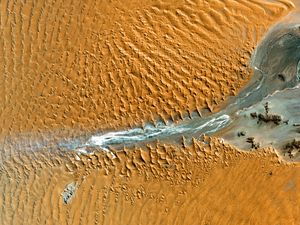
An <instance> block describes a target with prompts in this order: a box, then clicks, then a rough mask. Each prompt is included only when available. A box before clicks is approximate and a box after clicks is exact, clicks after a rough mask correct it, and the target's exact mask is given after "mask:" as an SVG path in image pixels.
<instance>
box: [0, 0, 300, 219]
mask: <svg viewBox="0 0 300 225" xmlns="http://www.w3.org/2000/svg"><path fill="white" fill-rule="evenodd" d="M293 7H294V6H293V4H292V3H291V2H290V1H287V0H280V1H263V0H214V1H210V0H199V1H197V0H186V1H179V0H178V1H138V0H127V1H118V0H105V1H97V0H94V1H92V0H86V1H76V0H74V1H70V0H65V1H62V0H61V1H30V0H28V1H19V0H16V1H3V2H1V4H0V28H1V29H0V35H1V37H2V38H1V39H0V85H2V86H1V88H0V103H1V104H0V107H1V108H0V113H1V114H0V124H1V126H0V129H1V135H2V136H3V137H5V136H6V135H10V134H16V133H18V132H21V133H22V132H25V133H26V132H27V133H31V132H33V133H34V132H37V131H43V132H45V133H51V132H56V131H57V130H64V129H65V130H67V129H69V128H71V129H74V130H77V131H78V130H80V131H81V130H83V131H86V130H91V129H92V130H101V129H121V128H122V127H128V126H133V125H141V124H143V123H146V122H148V121H155V120H156V119H157V118H160V117H161V118H163V119H166V118H169V117H171V118H173V119H174V120H178V119H179V118H180V117H182V116H183V115H184V114H185V113H188V112H192V111H195V110H198V111H199V112H200V111H201V110H202V109H205V108H207V109H209V110H216V109H217V107H218V106H219V105H220V104H221V103H223V102H224V101H225V99H226V98H227V97H228V96H230V95H235V94H237V92H238V91H239V90H240V89H241V88H242V87H243V86H244V85H245V84H246V83H247V81H248V80H249V78H250V77H251V69H250V67H249V57H250V55H251V53H252V52H253V49H254V48H255V46H256V45H257V43H258V41H259V40H260V39H261V38H262V36H263V35H264V34H265V32H266V31H267V29H268V28H269V27H270V26H271V25H272V24H274V23H275V22H276V21H278V20H279V19H280V18H282V17H283V16H284V15H286V14H287V13H288V12H290V11H291V10H292V9H293ZM1 140H2V139H1ZM4 140H5V139H4ZM207 141H208V144H207V145H204V144H202V143H201V142H198V141H196V140H195V141H194V143H193V145H192V146H185V144H184V143H183V144H182V146H178V145H169V144H164V143H158V144H156V145H155V144H154V145H152V146H150V145H149V146H148V148H143V149H125V150H123V151H119V152H115V154H116V156H117V157H116V158H113V157H112V155H110V154H108V155H106V154H105V153H104V152H102V151H101V150H100V149H99V151H98V152H95V153H94V154H91V155H79V154H75V153H70V152H69V153H66V152H62V151H59V150H57V151H51V152H50V151H48V150H47V149H43V150H39V151H35V152H27V151H14V149H11V151H9V152H1V153H0V193H1V195H0V207H1V210H0V225H18V224H26V225H27V224H28V225H34V224H38V225H40V224H53V225H57V224H59V225H63V224H72V225H77V224H78V225H79V224H84V225H88V224H93V225H94V224H134V225H136V224H172V225H175V224H180V225H181V224H203V225H208V224H222V225H223V224H234V225H235V224H238V225H241V224H262V225H267V224H270V225H274V224H280V225H281V224H287V225H290V224H300V220H299V205H300V195H299V192H298V191H297V190H298V187H299V185H300V179H299V173H300V168H299V165H298V164H292V163H289V164H288V163H285V162H283V161H282V160H281V159H279V158H278V156H277V155H276V154H275V152H274V151H273V150H272V149H261V150H258V151H253V152H248V153H246V152H241V151H239V150H237V149H235V148H233V147H232V146H229V145H225V144H223V143H221V142H220V140H218V139H216V138H212V139H208V140H207ZM4 153H5V154H4Z"/></svg>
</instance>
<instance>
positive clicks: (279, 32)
mask: <svg viewBox="0 0 300 225" xmlns="http://www.w3.org/2000/svg"><path fill="white" fill-rule="evenodd" d="M299 48H300V26H299V24H297V21H293V22H289V23H284V22H282V23H280V24H278V25H277V26H275V27H273V28H272V29H271V30H270V32H269V33H268V34H267V35H266V38H265V39H264V40H263V41H262V42H261V44H260V45H259V46H258V48H257V49H256V51H255V54H254V55H253V57H252V66H253V69H254V73H255V74H254V76H253V79H252V81H250V84H249V85H248V86H247V87H246V88H244V90H242V91H241V92H240V94H239V95H238V96H237V97H235V98H234V99H232V100H231V102H230V103H229V104H228V105H227V106H226V107H225V108H224V109H222V110H220V112H218V113H215V114H211V115H208V116H206V117H203V118H199V117H197V118H192V119H188V120H185V121H183V122H181V123H179V124H174V123H171V122H170V123H169V124H164V123H162V122H158V123H157V124H156V126H151V125H146V126H145V127H144V128H134V129H129V130H124V131H116V132H108V133H104V134H95V135H93V136H92V137H91V138H89V140H88V141H87V142H86V143H84V144H81V146H78V147H79V148H81V147H86V146H89V147H100V148H103V149H109V147H120V146H128V145H135V144H139V143H142V142H147V141H152V140H155V139H159V140H164V141H168V140H169V139H173V140H175V141H176V140H177V141H178V140H180V138H181V137H182V136H184V137H186V138H187V139H191V138H192V137H195V136H197V135H199V134H208V135H213V134H215V133H216V132H219V134H220V135H221V136H222V137H224V138H225V140H228V141H229V142H231V143H233V144H236V143H239V144H237V145H238V146H239V147H241V146H243V147H244V148H245V146H247V145H248V146H249V144H247V142H246V141H245V140H244V139H241V138H237V135H236V133H237V131H238V130H241V129H242V130H243V131H244V130H245V132H247V135H245V136H246V137H252V135H253V133H259V138H258V140H263V141H260V142H262V143H261V144H262V146H267V145H268V144H270V143H271V144H272V145H273V146H275V147H277V148H282V147H283V143H286V142H288V141H290V140H291V139H292V138H296V137H299V135H298V134H297V133H295V131H294V130H295V129H293V126H292V124H291V123H297V122H299V121H300V117H299V115H298V111H299V107H300V105H299V97H300V89H299V88H298V87H297V84H298V83H299V76H300V73H299V70H300V68H299V60H300V51H297V50H298V49H299ZM294 87H295V88H294ZM273 93H275V94H273ZM272 94H273V95H272ZM286 99H289V100H286ZM266 101H270V107H271V109H272V112H274V113H275V112H276V113H280V114H283V115H285V117H286V120H290V124H288V123H287V121H286V123H287V124H286V123H285V124H286V125H282V124H281V125H280V126H279V125H277V126H276V127H273V128H272V130H270V131H269V129H270V127H269V126H266V127H264V125H260V126H253V124H252V127H251V128H250V127H249V126H248V125H249V124H248V122H247V121H245V120H247V119H245V116H246V115H247V114H250V113H251V112H253V110H255V109H257V108H259V105H262V104H263V103H264V102H266ZM281 101H282V102H281ZM280 103H281V104H282V105H281V106H278V104H280ZM273 105H274V106H273ZM281 119H282V120H283V118H281ZM271 122H272V121H271ZM252 123H253V121H252ZM228 125H230V127H229V128H231V129H229V128H227V129H225V131H222V129H224V128H226V127H227V126H228ZM248 130H249V132H248ZM262 130H263V131H264V132H260V131H262ZM287 131H290V132H291V133H290V132H287ZM228 133H229V134H228ZM249 135H250V136H249ZM254 136H257V135H254ZM241 140H242V141H244V143H243V144H241V143H240V142H241Z"/></svg>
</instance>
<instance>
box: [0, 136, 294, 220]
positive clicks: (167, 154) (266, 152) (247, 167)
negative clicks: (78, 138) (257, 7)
mask: <svg viewBox="0 0 300 225" xmlns="http://www.w3.org/2000/svg"><path fill="white" fill-rule="evenodd" d="M207 142H208V144H207V145H205V144H203V143H202V142H199V141H196V140H195V141H194V144H193V145H192V146H190V147H184V144H183V146H181V147H180V146H174V145H166V144H160V143H157V144H155V145H149V146H148V149H125V150H124V151H120V152H117V153H116V155H117V158H114V159H112V158H111V156H110V155H109V154H107V155H105V154H104V153H103V152H102V153H101V152H98V153H94V154H92V155H75V154H69V156H68V157H67V158H66V154H61V155H59V153H58V154H55V155H53V154H49V153H47V152H44V153H42V152H39V153H36V154H35V155H34V156H33V154H26V153H25V154H24V153H22V154H19V155H15V156H13V157H12V158H10V160H7V162H6V163H5V164H4V165H3V166H2V173H1V178H0V179H1V186H0V190H1V193H2V198H1V205H2V207H3V209H5V210H1V213H0V219H1V221H2V224H23V222H22V221H26V224H120V221H121V223H122V224H276V223H277V224H297V223H298V222H299V218H298V211H299V210H298V206H299V201H300V196H299V193H298V192H297V191H296V190H297V186H298V185H300V183H299V182H300V180H299V179H298V177H299V176H298V175H299V172H300V171H299V167H297V166H296V164H287V163H284V162H283V161H282V160H281V159H279V158H278V157H277V155H276V154H275V152H274V151H273V150H272V149H262V150H259V151H258V152H248V153H246V152H241V151H238V150H237V149H234V148H232V147H230V146H229V145H225V144H223V143H221V142H220V141H219V140H218V139H215V138H207ZM71 184H74V185H76V190H75V192H74V193H72V194H73V196H72V198H71V200H70V201H68V202H67V203H66V202H65V201H64V198H63V193H64V192H65V189H66V188H67V187H68V185H71Z"/></svg>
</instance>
